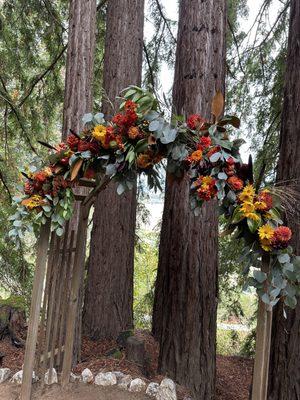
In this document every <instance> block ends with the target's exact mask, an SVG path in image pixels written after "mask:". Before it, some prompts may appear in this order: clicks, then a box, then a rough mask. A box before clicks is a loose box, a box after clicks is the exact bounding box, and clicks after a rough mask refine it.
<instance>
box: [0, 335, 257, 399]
mask: <svg viewBox="0 0 300 400" xmlns="http://www.w3.org/2000/svg"><path fill="white" fill-rule="evenodd" d="M136 336H138V337H140V338H141V339H143V340H144V342H145V347H146V352H147V355H148V356H149V359H150V365H149V371H148V374H149V375H148V377H147V378H145V376H143V372H142V371H141V369H140V367H139V366H138V365H136V364H134V363H132V362H129V361H128V360H126V357H125V353H124V352H122V353H121V357H120V358H119V359H115V358H111V357H109V356H106V355H105V354H107V353H109V352H110V351H111V350H113V349H115V348H116V347H117V345H116V342H115V341H113V340H100V341H92V340H90V339H88V338H86V337H84V338H83V341H82V349H81V359H82V362H81V363H80V364H78V365H77V366H76V368H75V370H74V372H75V373H80V372H81V371H82V370H83V369H84V368H89V369H90V370H91V371H92V372H93V373H97V372H99V371H100V370H101V371H122V372H124V373H126V374H130V375H131V376H132V377H133V378H137V377H141V378H143V379H144V380H147V379H149V380H151V381H156V382H160V381H161V380H162V378H163V376H161V375H157V374H156V372H155V371H156V370H157V361H158V352H159V348H158V344H157V343H156V342H155V340H154V338H153V337H152V336H151V335H150V334H149V333H147V332H145V331H137V332H136ZM1 353H2V354H5V356H4V358H3V361H2V365H1V367H2V368H4V367H7V368H10V369H11V370H12V371H13V372H17V371H19V370H20V369H21V368H22V364H23V358H24V349H22V348H19V349H18V348H16V347H14V346H12V344H11V342H10V340H9V339H8V338H5V339H3V340H2V341H0V354H1ZM252 368H253V360H251V359H248V358H243V357H235V356H217V382H216V400H248V398H249V388H250V385H251V379H252ZM178 394H179V395H178V398H179V400H180V399H183V397H184V395H185V394H187V391H186V390H185V388H183V387H181V386H178Z"/></svg>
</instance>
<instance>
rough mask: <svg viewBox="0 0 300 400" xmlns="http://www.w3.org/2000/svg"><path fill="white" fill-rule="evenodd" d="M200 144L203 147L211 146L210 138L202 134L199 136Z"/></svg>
mask: <svg viewBox="0 0 300 400" xmlns="http://www.w3.org/2000/svg"><path fill="white" fill-rule="evenodd" d="M200 144H201V145H202V146H203V148H204V149H206V148H207V147H209V146H211V138H210V137H209V136H202V137H201V138H200Z"/></svg>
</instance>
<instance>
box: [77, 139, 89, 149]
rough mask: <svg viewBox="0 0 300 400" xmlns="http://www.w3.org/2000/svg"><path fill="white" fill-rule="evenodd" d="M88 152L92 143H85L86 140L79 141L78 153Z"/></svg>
mask: <svg viewBox="0 0 300 400" xmlns="http://www.w3.org/2000/svg"><path fill="white" fill-rule="evenodd" d="M87 150H90V143H88V142H85V141H84V140H79V142H78V151H87Z"/></svg>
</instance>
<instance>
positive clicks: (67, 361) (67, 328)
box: [21, 177, 272, 400]
mask: <svg viewBox="0 0 300 400" xmlns="http://www.w3.org/2000/svg"><path fill="white" fill-rule="evenodd" d="M108 183H109V178H107V177H104V178H103V179H102V180H101V181H100V183H99V184H98V185H96V182H94V181H89V180H84V179H82V180H80V185H81V186H83V187H90V188H91V187H92V188H93V189H92V190H91V191H90V192H89V193H88V194H87V195H82V194H77V195H75V199H76V203H77V204H76V206H75V207H77V208H79V217H78V221H77V226H71V225H72V224H70V223H68V222H67V223H66V226H65V230H64V235H63V236H62V237H58V236H57V235H55V234H54V233H51V232H50V221H47V223H46V224H45V225H42V227H41V232H40V237H39V240H38V244H37V260H36V270H35V276H34V283H33V290H32V302H31V308H30V319H29V325H28V333H27V340H26V350H25V359H24V367H23V381H22V386H21V400H30V398H31V391H32V376H33V371H34V372H35V374H36V375H37V377H38V378H39V379H40V381H41V383H42V385H43V384H44V378H45V374H46V372H47V371H49V372H48V379H49V381H51V374H52V370H53V368H56V370H57V371H58V372H59V373H60V383H61V384H62V385H63V386H65V385H67V384H68V383H69V379H70V373H71V369H72V362H73V348H74V341H75V328H76V322H77V315H78V301H79V295H80V289H81V285H82V284H83V276H84V265H85V254H86V240H87V227H88V217H89V211H90V208H91V206H92V204H93V202H94V199H95V196H96V195H97V193H98V192H99V191H101V190H103V189H105V187H106V186H107V184H108ZM269 268H270V259H269V257H268V256H266V257H263V261H262V271H264V272H266V273H267V272H268V271H269ZM271 327H272V312H271V310H270V309H269V308H268V307H267V306H266V305H265V304H264V303H263V302H262V301H261V300H259V308H258V318H257V335H256V356H255V363H254V372H253V386H252V400H267V386H268V369H269V358H270V339H271Z"/></svg>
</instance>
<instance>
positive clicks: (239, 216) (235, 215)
mask: <svg viewBox="0 0 300 400" xmlns="http://www.w3.org/2000/svg"><path fill="white" fill-rule="evenodd" d="M243 218H245V217H244V214H243V213H242V212H241V209H240V207H236V209H235V210H234V212H233V215H232V220H231V222H232V223H233V224H238V223H239V222H240V221H241V220H242V219H243Z"/></svg>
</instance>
